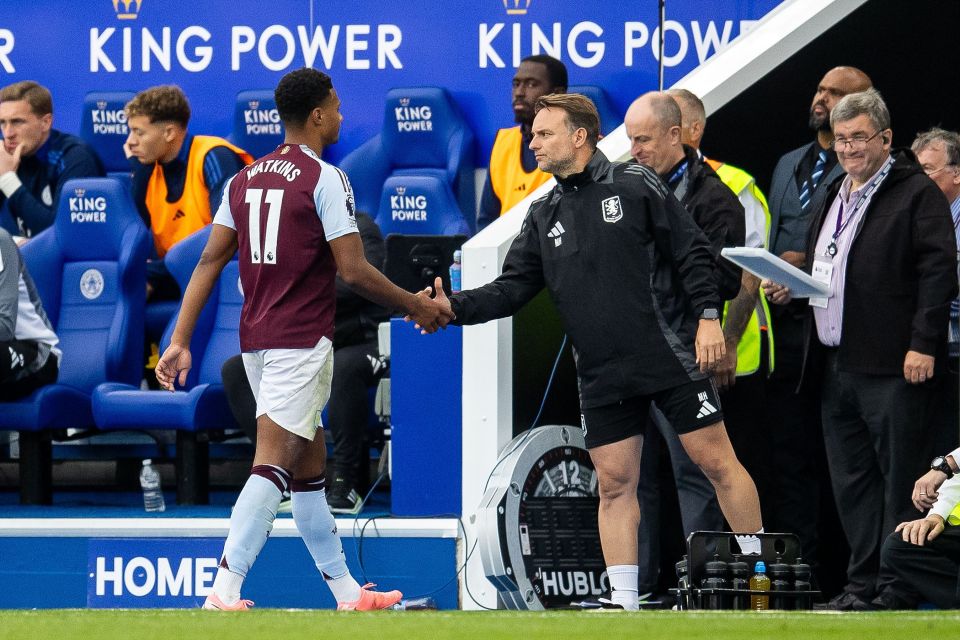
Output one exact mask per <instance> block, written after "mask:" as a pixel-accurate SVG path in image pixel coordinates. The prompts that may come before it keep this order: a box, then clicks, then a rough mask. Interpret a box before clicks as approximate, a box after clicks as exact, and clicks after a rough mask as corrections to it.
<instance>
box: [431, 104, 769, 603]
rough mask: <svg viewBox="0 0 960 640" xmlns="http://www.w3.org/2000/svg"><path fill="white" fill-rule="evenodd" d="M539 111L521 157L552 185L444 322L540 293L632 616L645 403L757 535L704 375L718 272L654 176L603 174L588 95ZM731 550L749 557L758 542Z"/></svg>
mask: <svg viewBox="0 0 960 640" xmlns="http://www.w3.org/2000/svg"><path fill="white" fill-rule="evenodd" d="M537 109H538V111H537V115H536V118H535V119H534V123H533V139H532V141H531V143H530V148H531V149H532V150H533V151H534V154H535V155H536V158H537V163H538V165H539V167H540V169H541V170H543V171H547V172H549V173H552V174H554V176H555V177H556V178H557V182H558V184H557V186H556V187H555V188H554V189H553V190H552V191H551V192H550V193H549V194H547V196H546V197H544V198H541V199H540V200H537V201H536V202H535V203H534V204H533V205H532V206H531V208H530V213H529V214H528V215H527V219H526V221H525V222H524V225H523V228H522V229H521V231H520V235H519V236H517V238H516V240H514V243H513V245H512V246H511V248H510V251H509V253H508V254H507V258H506V261H505V262H504V266H503V273H502V274H501V275H500V277H498V278H497V279H496V280H495V281H493V282H491V283H489V284H487V285H485V286H483V287H480V288H479V289H474V290H471V291H464V292H461V293H458V294H454V295H453V296H452V297H451V299H450V301H449V304H450V309H451V310H452V311H453V313H455V314H456V319H455V320H454V322H455V323H456V324H475V323H480V322H486V321H487V320H492V319H494V318H501V317H504V316H508V315H511V314H513V313H514V312H516V311H517V310H518V309H519V308H520V307H522V306H523V305H524V304H525V303H526V302H527V301H529V300H530V299H531V298H533V297H534V296H535V295H536V294H537V293H538V292H539V291H540V289H542V288H543V287H544V286H546V287H547V290H548V291H549V292H550V296H551V297H552V298H553V301H554V303H555V304H556V306H557V309H558V310H559V312H560V317H561V320H562V322H563V325H564V328H565V329H566V331H567V333H568V335H569V336H570V339H571V341H572V343H573V347H574V354H575V356H576V361H577V373H578V376H579V380H580V405H581V421H582V427H583V429H584V436H585V440H586V444H587V448H588V449H589V450H590V456H591V459H592V460H593V463H594V466H595V467H596V470H597V477H598V479H599V487H600V512H599V525H600V539H601V543H602V545H603V555H604V560H605V562H606V565H607V574H608V576H609V578H610V585H611V588H612V597H611V600H612V602H613V603H614V606H616V607H618V608H624V609H636V608H637V526H638V524H639V521H640V510H639V507H638V505H637V493H636V490H637V480H638V477H639V460H640V449H641V445H642V442H643V439H642V438H643V437H642V433H643V427H644V424H645V421H646V418H647V415H648V411H649V406H650V402H651V401H656V403H657V406H658V407H659V408H660V409H661V410H662V411H663V412H664V414H666V416H667V417H668V418H669V419H670V423H671V424H672V425H673V426H674V428H676V430H677V431H678V433H680V439H681V441H682V442H683V445H684V448H686V449H687V451H688V453H689V454H690V457H691V458H692V459H693V460H694V462H696V463H697V464H698V465H700V467H701V468H702V469H703V471H704V472H705V473H706V475H707V477H708V478H710V480H711V482H712V483H713V484H714V486H715V488H716V490H717V495H718V497H719V499H720V504H721V507H722V508H723V510H724V514H725V515H726V517H727V519H728V521H729V522H730V524H731V526H732V528H733V530H734V531H739V532H748V533H750V534H753V533H755V532H757V531H759V530H761V523H760V506H759V503H758V501H757V493H756V489H755V488H754V486H753V481H752V480H751V479H750V476H749V475H747V473H746V471H744V469H743V467H742V466H741V465H740V463H739V462H737V460H736V457H735V455H734V453H733V449H732V448H731V446H730V441H729V440H728V439H727V434H726V431H725V429H724V426H723V420H722V414H721V413H720V402H719V401H718V400H717V392H716V389H715V388H714V386H713V383H712V381H711V380H710V378H709V376H708V375H707V372H709V371H710V370H711V369H712V368H713V367H714V366H715V365H716V364H717V363H718V362H719V361H720V359H721V358H722V357H723V351H724V339H723V333H722V331H721V329H720V321H719V313H718V311H719V307H720V299H719V297H718V295H717V291H716V284H715V279H714V277H713V272H714V270H715V269H716V263H715V262H714V259H713V257H712V255H711V252H710V246H709V244H708V242H707V239H706V237H705V236H704V235H703V233H702V232H701V231H700V230H699V229H698V228H697V226H696V224H695V223H694V221H693V219H692V218H691V217H690V215H689V214H688V213H687V211H686V210H685V209H684V208H683V206H681V205H680V203H679V202H678V201H677V200H676V198H675V197H674V196H673V195H672V194H670V193H669V192H668V191H667V189H666V187H664V185H663V183H662V182H661V181H660V179H659V178H658V177H657V176H656V175H655V174H654V173H653V172H652V171H650V170H649V169H647V168H646V167H643V166H640V165H624V164H611V163H610V162H609V161H608V160H607V159H606V158H605V157H604V155H603V154H602V153H600V152H599V151H597V150H596V144H597V139H598V137H599V129H600V121H599V117H598V116H597V111H596V108H595V107H594V106H593V103H592V102H590V100H589V99H587V98H585V97H583V96H580V95H576V94H561V95H557V94H554V95H549V96H544V97H542V98H540V100H539V101H538V103H537ZM421 295H423V294H421ZM437 297H438V298H439V299H443V297H444V296H443V293H442V290H441V289H440V288H439V286H438V290H437ZM741 547H744V550H745V551H747V552H750V551H753V550H755V551H756V552H759V540H758V539H757V538H756V537H755V536H748V537H747V538H744V539H743V542H742V543H741Z"/></svg>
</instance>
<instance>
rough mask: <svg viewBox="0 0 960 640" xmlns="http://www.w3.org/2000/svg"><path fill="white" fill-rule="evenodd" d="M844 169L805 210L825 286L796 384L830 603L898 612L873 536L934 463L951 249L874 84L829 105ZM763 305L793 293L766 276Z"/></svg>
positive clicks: (810, 260)
mask: <svg viewBox="0 0 960 640" xmlns="http://www.w3.org/2000/svg"><path fill="white" fill-rule="evenodd" d="M830 124H831V126H832V128H833V135H834V141H833V147H834V149H835V151H836V153H837V157H838V159H839V162H840V165H841V166H842V167H843V169H844V170H845V171H846V173H847V175H846V176H844V177H843V178H841V179H838V180H836V181H834V182H833V183H832V184H831V185H830V186H829V191H828V193H827V197H826V198H825V199H824V201H823V204H822V205H821V206H820V207H819V208H818V209H816V210H815V211H814V212H813V213H812V218H811V226H810V233H809V235H808V238H807V251H806V255H805V259H804V262H805V264H806V265H807V271H808V272H809V273H811V274H812V276H813V277H814V278H815V279H817V280H819V281H820V282H822V283H824V284H826V285H828V286H829V287H830V291H831V294H830V296H828V297H824V298H810V300H809V307H808V308H809V309H810V311H809V312H808V316H807V322H806V324H805V326H806V327H807V328H808V330H807V333H806V336H805V349H804V361H803V375H802V380H801V382H802V384H804V385H810V384H819V385H820V386H821V392H822V397H823V402H822V407H821V417H822V420H823V433H824V443H825V446H826V452H827V463H828V465H829V468H830V476H831V482H832V485H833V492H834V498H835V500H836V504H837V510H838V512H839V514H840V522H841V524H842V525H843V530H844V534H845V536H846V538H847V542H848V543H849V545H850V562H849V564H848V566H847V585H846V587H845V588H844V591H843V592H842V593H841V594H840V595H838V596H837V597H835V598H834V599H833V600H831V601H830V602H829V603H827V605H826V606H827V608H831V609H838V610H866V609H894V608H904V607H909V606H911V605H913V604H916V598H917V596H916V594H913V593H908V592H907V590H906V589H902V590H901V589H900V588H898V587H895V586H894V584H893V577H892V575H891V574H890V573H889V571H886V570H885V569H883V568H882V567H881V566H880V545H881V544H882V542H883V540H884V538H885V537H886V535H887V534H888V533H889V532H890V531H892V530H893V529H894V527H895V526H896V525H897V523H899V522H904V521H906V520H909V519H910V515H911V510H912V508H913V505H912V504H911V501H910V489H911V487H912V486H913V479H914V478H916V477H917V475H918V474H919V473H920V472H921V471H922V470H923V469H924V467H925V466H926V465H927V462H928V460H929V459H930V454H931V446H930V445H931V438H930V425H929V418H930V416H931V406H932V404H933V400H934V398H935V393H936V388H935V385H936V383H937V382H939V376H940V374H941V373H942V371H943V368H944V361H945V356H946V347H947V340H946V338H947V318H948V315H949V310H950V301H951V300H952V299H953V298H954V297H956V295H957V275H956V268H957V259H956V253H957V247H956V243H955V241H954V237H953V234H952V233H951V221H950V209H949V207H948V206H947V202H946V199H945V198H944V197H943V194H942V193H941V192H940V190H939V189H937V187H936V185H934V184H933V183H932V182H931V180H930V179H929V178H927V176H925V175H924V173H923V171H922V169H921V168H920V165H918V164H917V162H916V160H915V159H914V157H913V155H912V154H910V153H908V152H898V153H896V154H891V152H890V148H891V144H892V142H893V132H892V131H891V129H890V113H889V111H888V110H887V106H886V104H885V103H884V101H883V98H882V97H881V96H880V94H879V93H878V92H877V91H876V90H873V89H869V90H867V91H864V92H861V93H854V94H850V95H848V96H846V97H845V98H843V99H842V100H840V102H838V103H837V105H836V106H835V107H834V108H833V111H832V113H831V114H830ZM764 290H765V292H766V293H767V297H768V298H769V299H770V301H771V302H774V303H777V304H781V303H786V302H789V301H790V300H791V295H790V290H789V289H788V288H786V287H783V286H781V285H779V284H774V283H770V282H765V283H764Z"/></svg>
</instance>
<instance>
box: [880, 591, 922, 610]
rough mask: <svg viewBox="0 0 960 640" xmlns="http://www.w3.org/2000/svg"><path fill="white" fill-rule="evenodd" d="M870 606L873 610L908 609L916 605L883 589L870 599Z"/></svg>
mask: <svg viewBox="0 0 960 640" xmlns="http://www.w3.org/2000/svg"><path fill="white" fill-rule="evenodd" d="M870 608H871V609H873V610H874V611H909V610H912V609H916V608H917V605H916V604H914V603H912V602H909V601H907V600H905V599H904V598H901V597H900V596H898V595H897V594H895V593H892V592H890V591H883V592H881V593H880V594H879V595H877V597H876V598H874V599H873V600H871V601H870Z"/></svg>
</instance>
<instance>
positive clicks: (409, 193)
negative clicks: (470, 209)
mask: <svg viewBox="0 0 960 640" xmlns="http://www.w3.org/2000/svg"><path fill="white" fill-rule="evenodd" d="M376 222H377V225H379V227H380V231H381V232H382V233H383V235H384V236H386V235H388V234H391V233H401V234H404V235H440V236H452V235H457V234H463V235H466V236H469V235H470V233H471V227H470V225H469V224H468V222H467V219H466V218H465V217H464V215H463V213H462V212H461V211H460V207H459V206H457V201H456V198H455V197H454V195H453V191H452V190H451V189H450V185H449V184H448V183H447V182H446V180H444V179H443V178H442V177H440V176H437V175H406V174H400V175H393V176H391V177H389V178H387V180H386V182H384V183H383V192H382V193H381V195H380V206H379V207H378V208H377V217H376Z"/></svg>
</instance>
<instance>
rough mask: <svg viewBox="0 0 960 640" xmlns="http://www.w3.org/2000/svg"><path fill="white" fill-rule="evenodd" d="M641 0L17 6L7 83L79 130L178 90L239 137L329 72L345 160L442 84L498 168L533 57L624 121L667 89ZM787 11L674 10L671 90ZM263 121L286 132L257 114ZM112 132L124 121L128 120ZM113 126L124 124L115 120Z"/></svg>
mask: <svg viewBox="0 0 960 640" xmlns="http://www.w3.org/2000/svg"><path fill="white" fill-rule="evenodd" d="M658 4H659V3H658V2H657V1H656V0H643V1H642V2H623V3H615V2H614V3H611V2H599V1H594V0H581V1H580V2H575V3H574V2H559V1H556V0H471V1H469V2H464V1H446V2H441V1H436V0H415V1H412V2H391V3H386V2H380V1H374V0H278V1H276V2H261V1H260V0H234V1H230V2H228V1H227V0H199V1H198V0H82V1H81V0H4V2H3V12H2V13H0V83H2V84H8V83H10V82H14V81H17V80H25V79H32V80H36V81H38V82H40V83H42V84H44V85H46V86H47V87H49V88H50V89H51V90H52V92H53V96H54V108H55V126H57V127H58V128H60V129H62V130H64V131H69V132H77V131H78V128H79V126H80V105H81V103H82V99H83V96H84V95H85V94H86V93H87V92H90V91H138V90H140V89H144V88H146V87H148V86H152V85H156V84H168V83H175V84H178V85H180V86H181V87H182V88H183V89H184V91H185V92H186V93H187V95H188V97H189V98H190V101H191V105H192V108H193V112H194V116H193V120H192V124H191V129H192V130H193V131H195V132H198V133H209V134H217V135H227V134H229V133H230V131H231V127H232V117H233V111H234V103H235V101H236V95H237V93H238V92H240V91H243V90H249V89H272V88H273V87H275V86H276V83H277V81H278V80H279V79H280V77H281V76H282V75H283V74H284V73H286V72H288V71H291V70H293V69H296V68H299V67H302V66H311V67H315V68H317V69H320V70H323V71H325V72H328V73H329V74H330V75H331V77H332V78H333V81H334V86H335V87H336V89H337V93H338V94H339V95H340V97H341V99H342V100H343V108H342V112H343V115H344V124H343V131H342V134H341V139H340V142H339V144H337V145H336V146H335V147H333V148H331V150H330V151H331V152H332V153H331V154H330V155H331V158H332V159H334V160H336V159H338V158H340V157H342V156H343V155H345V154H346V153H347V152H349V151H350V150H352V149H354V148H356V147H357V146H359V145H360V144H361V143H362V142H364V141H365V140H367V139H369V138H370V137H372V136H373V135H375V134H376V133H377V132H378V131H379V130H380V127H381V125H382V123H383V111H384V95H385V93H386V92H387V91H388V90H389V89H391V88H394V87H411V86H440V87H445V88H446V89H448V90H449V91H450V92H451V94H452V95H453V97H454V99H455V101H456V102H457V104H458V105H459V107H460V108H461V109H462V111H463V112H464V114H465V116H466V118H467V121H468V123H469V124H470V126H471V127H472V128H473V130H474V133H475V134H476V136H477V139H478V141H479V144H478V146H477V157H476V162H477V164H478V165H481V166H485V165H486V163H487V159H488V156H489V152H490V147H491V145H492V143H493V138H494V136H495V133H496V130H497V129H498V128H501V127H505V126H510V125H511V123H512V119H513V114H512V110H511V104H510V93H509V92H510V80H511V78H512V76H513V73H514V70H515V69H516V67H517V66H518V65H519V63H520V60H521V58H523V57H525V56H528V55H532V54H538V53H545V54H548V55H552V56H554V57H557V58H559V59H561V60H562V61H563V62H564V63H565V64H566V65H567V68H568V70H569V76H570V84H572V85H578V84H590V85H598V86H601V87H603V88H604V90H605V91H606V92H607V93H608V94H609V96H610V98H611V100H612V102H613V104H614V106H615V107H616V109H617V110H618V111H619V113H621V114H622V113H623V111H625V110H626V107H627V106H628V105H629V103H630V101H631V100H632V99H633V98H635V97H636V96H637V95H639V94H640V93H643V92H644V91H648V90H650V89H654V88H656V84H657V74H658V60H659V40H660V29H659V26H658V25H659V20H658V17H659V10H658ZM777 4H779V1H778V0H730V1H728V2H706V1H705V0H682V1H681V0H668V2H667V3H666V7H667V9H666V22H665V28H664V30H663V32H664V42H665V46H664V55H663V61H664V66H665V83H666V84H667V85H668V86H669V85H670V84H672V83H673V82H676V81H677V80H678V79H680V78H681V77H683V75H685V74H686V73H688V72H689V71H690V70H691V69H693V68H695V67H696V66H697V65H699V64H701V63H702V62H703V61H704V60H706V59H707V58H708V57H710V56H711V55H713V54H715V53H716V52H717V50H718V49H720V48H722V47H723V46H724V45H725V44H727V43H729V42H730V41H732V40H733V39H734V38H736V37H737V36H738V35H740V34H741V33H743V32H745V31H747V30H749V29H750V27H751V26H752V25H754V24H755V22H756V21H757V20H759V19H760V18H762V17H763V16H764V15H765V14H766V13H768V12H769V11H770V10H771V9H773V8H774V7H775V6H776V5H777ZM250 111H251V114H250V116H249V118H247V119H248V120H249V123H250V124H251V125H256V126H261V125H262V126H266V127H268V128H269V127H270V126H271V125H274V127H275V125H276V116H275V114H260V113H258V112H257V109H255V108H253V109H251V110H250ZM103 117H104V122H105V123H106V124H114V125H117V126H120V127H121V128H122V127H123V126H125V124H124V122H123V116H122V113H120V114H104V115H103ZM109 120H113V121H116V122H110V121H109Z"/></svg>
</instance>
